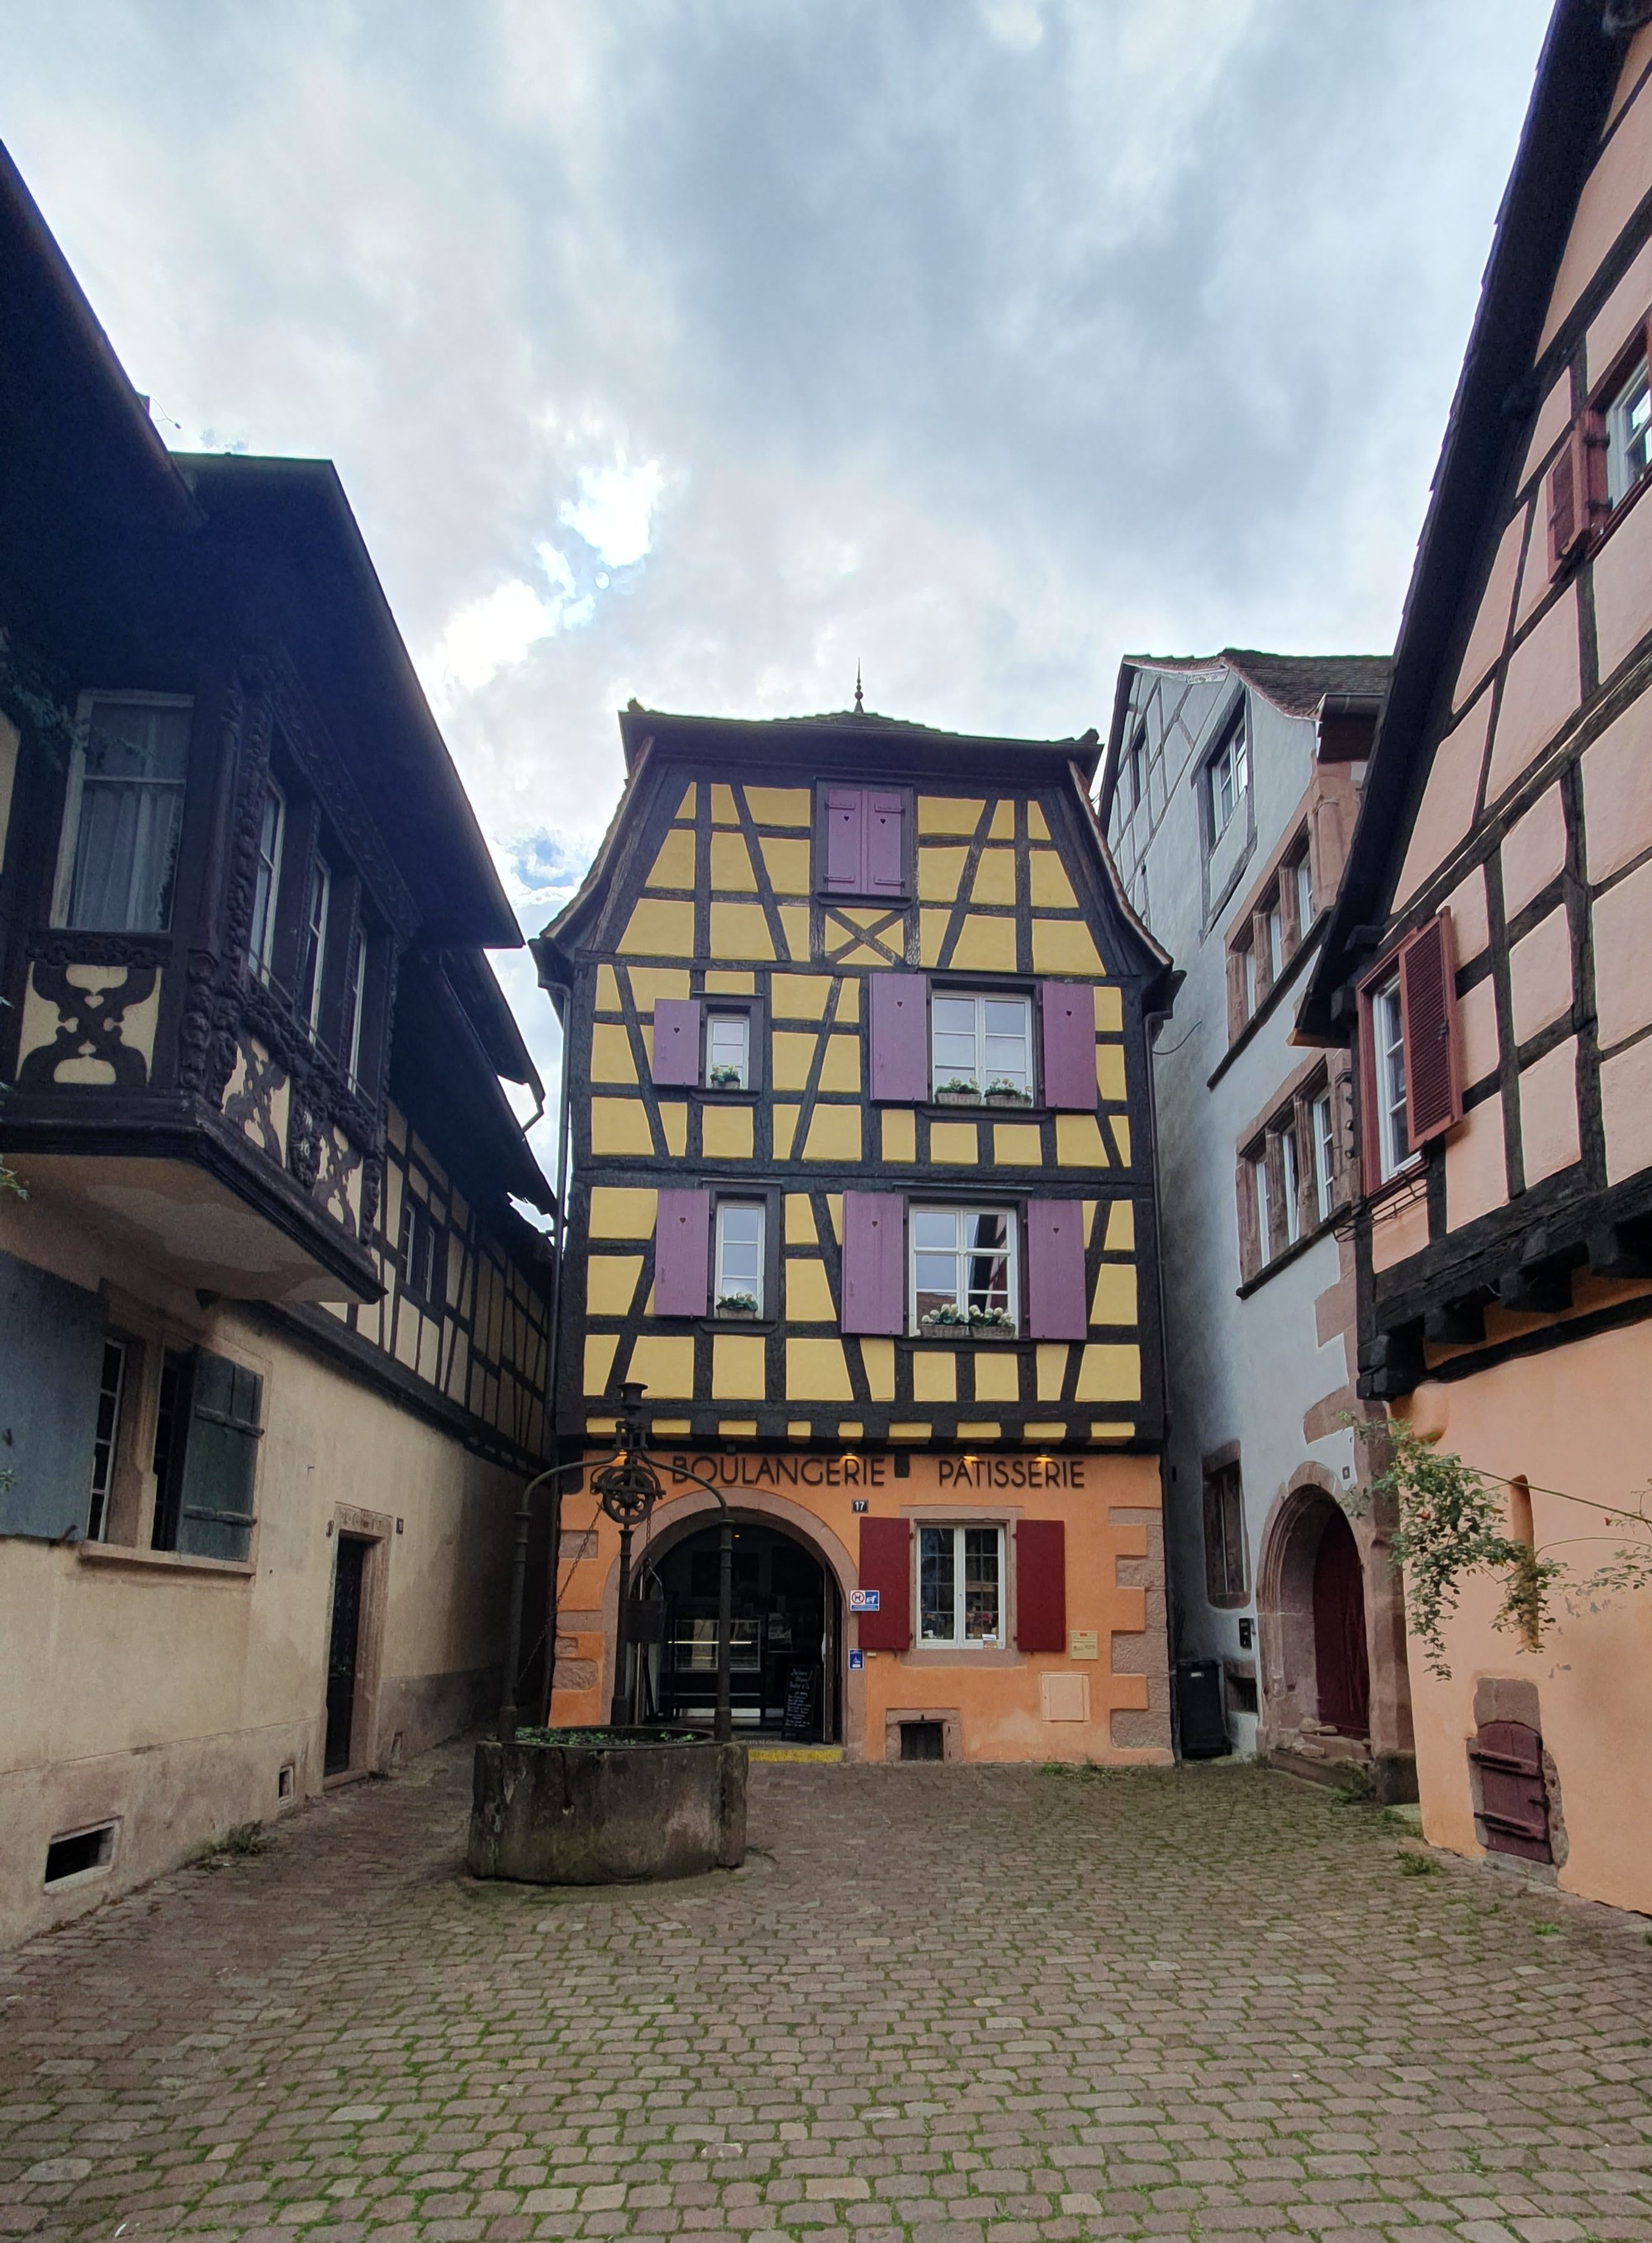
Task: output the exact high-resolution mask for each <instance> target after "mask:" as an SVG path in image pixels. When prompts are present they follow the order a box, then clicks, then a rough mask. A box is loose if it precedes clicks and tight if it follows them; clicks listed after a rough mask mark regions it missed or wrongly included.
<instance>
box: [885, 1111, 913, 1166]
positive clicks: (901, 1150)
mask: <svg viewBox="0 0 1652 2243" xmlns="http://www.w3.org/2000/svg"><path fill="white" fill-rule="evenodd" d="M882 1121H883V1158H884V1159H885V1160H886V1161H915V1160H917V1115H915V1114H914V1113H913V1111H912V1109H911V1108H910V1106H886V1107H884V1108H883V1115H882Z"/></svg>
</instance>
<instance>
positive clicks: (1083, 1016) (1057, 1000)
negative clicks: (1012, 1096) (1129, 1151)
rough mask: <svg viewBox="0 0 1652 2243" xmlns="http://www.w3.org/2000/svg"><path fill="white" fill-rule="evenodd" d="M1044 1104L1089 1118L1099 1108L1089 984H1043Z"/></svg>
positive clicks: (1040, 1001) (1093, 1007)
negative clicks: (1096, 1105) (1097, 1105)
mask: <svg viewBox="0 0 1652 2243" xmlns="http://www.w3.org/2000/svg"><path fill="white" fill-rule="evenodd" d="M1038 1011H1039V1015H1040V1019H1041V1021H1042V1025H1043V1029H1044V1034H1043V1043H1044V1104H1045V1105H1046V1106H1054V1107H1057V1108H1060V1109H1061V1110H1062V1111H1063V1112H1065V1113H1078V1114H1088V1113H1092V1112H1093V1111H1094V1110H1095V1104H1096V1000H1095V999H1094V998H1093V997H1092V996H1091V993H1090V984H1089V983H1088V982H1087V981H1041V982H1040V983H1039V985H1038Z"/></svg>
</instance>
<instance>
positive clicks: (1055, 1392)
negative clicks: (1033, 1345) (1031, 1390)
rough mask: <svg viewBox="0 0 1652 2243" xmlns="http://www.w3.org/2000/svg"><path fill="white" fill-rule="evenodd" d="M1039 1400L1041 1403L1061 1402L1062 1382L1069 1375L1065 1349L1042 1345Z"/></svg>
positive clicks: (1039, 1350) (1039, 1351) (1039, 1370)
mask: <svg viewBox="0 0 1652 2243" xmlns="http://www.w3.org/2000/svg"><path fill="white" fill-rule="evenodd" d="M1037 1360H1038V1399H1039V1401H1040V1402H1059V1401H1060V1399H1061V1382H1062V1380H1063V1379H1064V1377H1066V1375H1067V1351H1066V1349H1065V1348H1064V1347H1061V1346H1051V1345H1050V1344H1048V1343H1047V1342H1045V1343H1042V1344H1040V1345H1039V1348H1038V1358H1037Z"/></svg>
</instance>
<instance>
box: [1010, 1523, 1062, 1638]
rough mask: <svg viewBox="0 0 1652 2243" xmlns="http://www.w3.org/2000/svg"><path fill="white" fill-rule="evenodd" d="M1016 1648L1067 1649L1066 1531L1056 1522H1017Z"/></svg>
mask: <svg viewBox="0 0 1652 2243" xmlns="http://www.w3.org/2000/svg"><path fill="white" fill-rule="evenodd" d="M1015 1647H1016V1649H1017V1651H1064V1650H1065V1649H1066V1647H1067V1529H1066V1526H1065V1525H1064V1522H1063V1521H1062V1520H1061V1519H1019V1520H1017V1523H1016V1530H1015Z"/></svg>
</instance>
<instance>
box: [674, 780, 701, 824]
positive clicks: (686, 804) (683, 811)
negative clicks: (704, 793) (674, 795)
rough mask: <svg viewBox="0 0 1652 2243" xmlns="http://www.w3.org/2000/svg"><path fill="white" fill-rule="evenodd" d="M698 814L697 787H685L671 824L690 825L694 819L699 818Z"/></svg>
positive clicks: (698, 798) (698, 795)
mask: <svg viewBox="0 0 1652 2243" xmlns="http://www.w3.org/2000/svg"><path fill="white" fill-rule="evenodd" d="M699 813H700V789H699V786H698V785H693V786H685V787H684V788H683V790H682V801H681V802H679V803H678V805H677V810H676V815H675V818H673V819H672V821H671V822H672V824H673V825H693V824H694V821H695V818H697V817H698V816H699Z"/></svg>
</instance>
